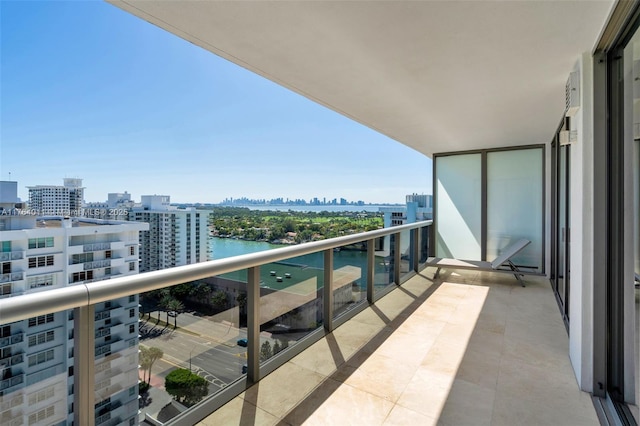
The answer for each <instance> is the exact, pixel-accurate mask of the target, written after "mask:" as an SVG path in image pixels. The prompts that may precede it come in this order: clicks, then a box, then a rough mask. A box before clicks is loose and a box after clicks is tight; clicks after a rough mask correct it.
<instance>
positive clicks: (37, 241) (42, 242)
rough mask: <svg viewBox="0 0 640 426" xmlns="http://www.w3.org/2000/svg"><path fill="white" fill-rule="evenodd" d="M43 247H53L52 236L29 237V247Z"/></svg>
mask: <svg viewBox="0 0 640 426" xmlns="http://www.w3.org/2000/svg"><path fill="white" fill-rule="evenodd" d="M45 247H53V237H44V238H29V248H30V249H36V248H45Z"/></svg>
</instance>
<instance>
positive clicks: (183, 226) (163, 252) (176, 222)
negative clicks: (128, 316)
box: [129, 195, 210, 272]
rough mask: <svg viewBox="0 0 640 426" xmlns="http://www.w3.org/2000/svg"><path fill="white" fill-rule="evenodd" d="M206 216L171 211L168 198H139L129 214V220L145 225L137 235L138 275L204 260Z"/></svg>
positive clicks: (193, 211) (200, 212) (203, 212)
mask: <svg viewBox="0 0 640 426" xmlns="http://www.w3.org/2000/svg"><path fill="white" fill-rule="evenodd" d="M209 213H210V212H209V211H206V210H196V209H195V208H193V207H189V208H186V209H178V208H177V207H173V206H171V205H170V197H169V196H168V195H143V196H142V203H141V205H139V206H138V205H136V206H135V207H133V208H132V209H131V210H130V212H129V220H132V221H136V222H147V223H148V224H149V230H148V231H143V232H141V233H140V272H147V271H156V270H160V269H165V268H171V267H174V266H181V265H188V264H191V263H198V262H204V261H206V260H208V255H209V250H208V228H207V225H208V219H209Z"/></svg>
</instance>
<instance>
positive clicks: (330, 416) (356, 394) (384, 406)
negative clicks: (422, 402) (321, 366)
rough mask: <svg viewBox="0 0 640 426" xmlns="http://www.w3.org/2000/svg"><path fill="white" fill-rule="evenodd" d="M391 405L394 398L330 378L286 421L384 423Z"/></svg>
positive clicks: (291, 422)
mask: <svg viewBox="0 0 640 426" xmlns="http://www.w3.org/2000/svg"><path fill="white" fill-rule="evenodd" d="M336 383H337V382H336ZM392 408H393V403H392V402H389V401H386V400H385V399H383V398H380V397H378V396H375V395H373V394H371V393H368V392H364V391H362V390H359V389H356V388H353V387H351V386H348V385H344V384H343V385H341V386H340V384H339V383H337V387H336V385H335V384H333V383H329V382H327V383H324V384H323V386H322V387H320V388H319V389H318V392H314V393H313V394H312V395H311V396H310V397H309V398H307V399H305V401H304V403H303V404H301V405H300V406H298V407H296V409H295V410H293V411H291V412H290V413H289V414H288V415H287V416H286V417H285V418H284V419H283V421H284V422H285V423H288V424H292V425H321V426H326V425H335V424H340V425H345V426H347V425H357V426H360V425H362V426H364V425H381V424H382V423H383V422H384V420H385V419H386V418H387V417H388V415H389V413H390V412H391V409H392Z"/></svg>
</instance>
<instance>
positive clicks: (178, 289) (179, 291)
mask: <svg viewBox="0 0 640 426" xmlns="http://www.w3.org/2000/svg"><path fill="white" fill-rule="evenodd" d="M194 288H195V287H194V286H193V285H192V284H191V283H182V284H178V285H174V286H173V287H171V288H170V289H169V292H170V293H171V296H173V297H174V298H176V299H179V300H184V299H185V298H186V297H188V296H191V295H192V294H193V291H194Z"/></svg>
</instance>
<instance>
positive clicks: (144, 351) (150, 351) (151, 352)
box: [139, 345, 164, 384]
mask: <svg viewBox="0 0 640 426" xmlns="http://www.w3.org/2000/svg"><path fill="white" fill-rule="evenodd" d="M163 355H164V352H162V349H160V348H156V347H149V348H148V347H146V346H143V345H140V359H139V362H140V368H142V370H145V371H146V372H147V376H148V378H146V382H147V384H148V383H149V382H150V381H151V368H152V367H153V364H154V363H155V362H156V361H157V360H159V359H160V358H162V356H163ZM142 380H145V377H143V378H142Z"/></svg>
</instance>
